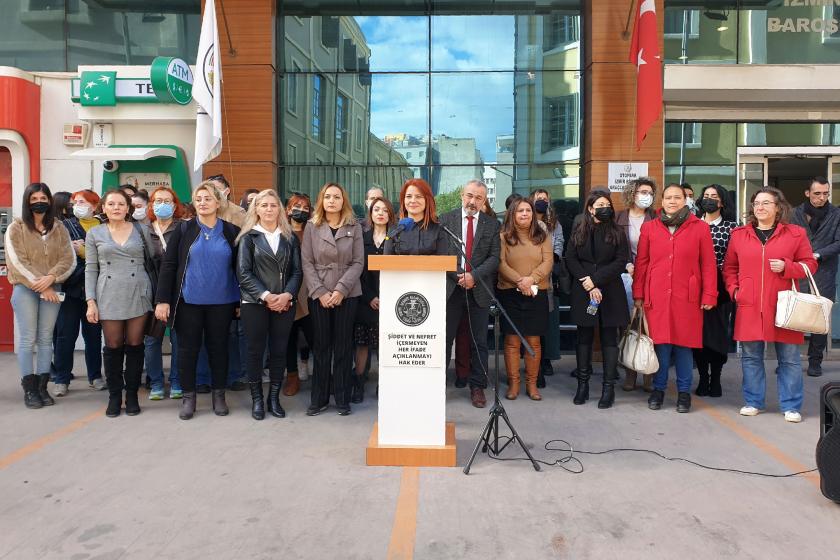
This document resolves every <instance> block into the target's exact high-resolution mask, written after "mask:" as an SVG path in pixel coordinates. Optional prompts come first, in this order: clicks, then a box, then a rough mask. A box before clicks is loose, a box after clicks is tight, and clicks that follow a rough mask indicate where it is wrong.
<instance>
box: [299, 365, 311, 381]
mask: <svg viewBox="0 0 840 560" xmlns="http://www.w3.org/2000/svg"><path fill="white" fill-rule="evenodd" d="M298 379H300V380H301V381H306V380H307V379H309V362H304V361H303V360H301V361H299V362H298Z"/></svg>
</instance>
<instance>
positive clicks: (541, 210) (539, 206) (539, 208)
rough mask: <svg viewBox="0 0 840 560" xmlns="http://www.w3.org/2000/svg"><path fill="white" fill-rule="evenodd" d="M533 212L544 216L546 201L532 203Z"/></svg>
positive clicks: (546, 206) (546, 208)
mask: <svg viewBox="0 0 840 560" xmlns="http://www.w3.org/2000/svg"><path fill="white" fill-rule="evenodd" d="M534 210H536V211H537V213H538V214H545V211H546V210H548V201H547V200H537V201H536V202H534Z"/></svg>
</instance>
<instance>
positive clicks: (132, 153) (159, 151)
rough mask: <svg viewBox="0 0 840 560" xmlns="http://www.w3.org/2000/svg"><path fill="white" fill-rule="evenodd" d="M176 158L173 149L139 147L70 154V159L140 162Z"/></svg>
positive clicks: (97, 149)
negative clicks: (156, 158)
mask: <svg viewBox="0 0 840 560" xmlns="http://www.w3.org/2000/svg"><path fill="white" fill-rule="evenodd" d="M175 156H176V154H175V150H173V149H172V148H158V147H146V148H144V147H139V146H138V147H135V148H88V149H86V150H79V151H78V152H73V153H72V154H70V157H72V158H74V159H92V160H100V159H101V160H107V159H115V160H122V161H127V160H128V161H139V160H145V159H151V158H154V157H169V158H174V157H175Z"/></svg>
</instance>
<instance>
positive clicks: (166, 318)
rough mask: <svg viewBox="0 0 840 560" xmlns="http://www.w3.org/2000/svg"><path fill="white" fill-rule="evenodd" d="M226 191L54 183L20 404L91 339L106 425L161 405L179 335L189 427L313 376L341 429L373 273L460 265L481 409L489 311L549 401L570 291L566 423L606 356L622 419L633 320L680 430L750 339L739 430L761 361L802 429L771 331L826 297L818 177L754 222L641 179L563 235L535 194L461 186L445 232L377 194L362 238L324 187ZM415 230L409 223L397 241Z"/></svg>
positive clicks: (462, 352) (62, 375)
mask: <svg viewBox="0 0 840 560" xmlns="http://www.w3.org/2000/svg"><path fill="white" fill-rule="evenodd" d="M230 191H231V189H230V185H229V184H228V182H227V180H226V179H225V178H224V176H221V175H218V176H213V177H210V178H208V179H207V180H205V181H203V182H202V183H201V184H199V185H198V186H197V187H196V188H195V189H194V190H193V192H192V199H191V200H190V201H181V200H179V199H178V196H177V195H176V193H175V192H174V191H173V190H172V189H170V188H166V187H159V188H157V189H155V190H154V191H153V192H152V193H151V194H147V193H146V192H144V191H140V190H137V189H135V188H132V187H130V186H127V185H126V186H123V187H121V188H119V189H115V190H110V191H107V192H105V193H104V194H103V195H102V196H101V198H100V196H99V195H97V194H96V193H95V192H93V191H92V190H82V191H79V192H76V193H72V194H71V193H56V194H55V195H53V194H52V193H51V191H50V189H49V187H48V186H47V185H45V184H43V183H33V184H31V185H29V186H28V187H27V188H26V191H25V193H24V198H23V205H22V212H21V217H20V218H18V219H16V220H15V221H14V222H13V223H12V224H11V225H10V226H9V228H8V230H7V231H6V254H7V261H8V270H9V273H8V274H9V276H8V277H9V281H10V283H11V284H13V285H14V288H13V293H12V306H13V309H14V313H15V318H16V324H17V334H18V352H17V358H18V365H19V370H20V375H21V384H22V386H23V391H24V403H25V405H26V406H27V407H29V408H41V407H43V406H49V405H53V404H54V403H55V399H54V398H53V396H52V395H51V394H50V392H49V390H48V384H49V382H50V381H52V382H53V393H52V394H53V395H55V396H57V397H63V396H65V395H67V394H68V391H69V387H70V384H71V380H72V379H73V378H74V375H73V373H72V371H73V353H74V349H75V346H76V341H77V338H78V335H79V333H80V332H81V334H82V338H83V341H84V346H85V350H84V358H85V359H84V363H85V366H86V369H87V379H88V384H89V386H90V387H91V388H92V389H95V390H107V391H108V405H107V409H106V414H107V416H109V417H115V416H119V415H120V414H121V412H122V411H123V410H124V411H125V413H126V414H127V415H129V416H133V415H136V414H139V413H140V412H141V407H140V401H139V396H138V392H139V390H140V387H141V379H142V373H143V371H144V369H145V371H146V374H147V375H146V380H147V385H148V389H149V392H148V398H149V399H150V400H161V399H164V398H165V397H166V394H167V393H166V376H165V373H164V367H163V358H162V355H163V342H164V338H165V337H166V336H168V337H169V341H170V343H171V348H172V354H171V363H170V371H169V393H168V396H169V398H171V399H180V400H181V406H180V411H179V416H180V418H181V419H183V420H188V419H190V418H192V417H193V415H194V414H195V412H196V405H197V394H199V393H211V403H212V404H211V406H212V410H213V412H214V413H215V414H216V415H219V416H225V415H227V414H228V413H229V407H228V404H227V401H226V398H225V394H226V391H227V390H243V389H245V388H246V387H247V388H248V389H249V390H250V394H251V400H252V407H251V414H252V416H253V418H254V419H256V420H262V419H264V418H265V416H266V413H268V414H270V415H272V416H274V417H277V418H283V417H284V416H285V415H286V412H285V410H284V409H283V406H282V405H281V402H280V401H281V399H280V395H281V393H282V394H283V395H285V396H294V395H295V394H297V393H298V392H299V391H300V389H301V383H302V382H305V381H306V380H307V379H308V378H309V377H311V381H310V395H309V406H308V408H307V410H306V414H307V415H309V416H315V415H318V414H321V413H323V412H324V411H326V410H328V408H329V406H330V399H331V397H332V398H333V402H334V406H335V409H336V410H337V412H338V414H339V415H341V416H346V415H348V414H350V413H351V404H356V403H360V402H363V400H364V398H365V382H366V380H367V378H368V372H369V370H370V361H371V357H372V356H373V355H374V354H375V352H376V350H377V343H378V323H379V277H378V273H377V272H376V271H373V270H370V269H369V268H368V266H367V260H368V257H369V256H370V255H382V254H385V255H456V256H457V257H458V259H457V260H458V270H457V271H455V272H450V273H448V275H447V283H446V301H447V304H446V364H447V365H448V364H449V361H450V358H451V356H452V350H453V346H454V350H455V376H454V384H455V387H457V388H466V387H469V398H470V401H471V402H472V404H473V406H475V407H478V408H482V407H484V406H486V401H487V399H486V395H485V389H486V388H487V381H488V380H487V372H488V369H489V368H488V352H489V350H488V347H489V344H488V336H487V329H486V326H487V325H488V322H489V318H490V307H491V305H493V304H498V305H499V306H502V307H504V309H505V310H506V311H507V316H508V317H509V318H510V319H509V320H508V319H507V318H506V319H504V320H502V322H501V333H500V340H501V344H502V345H503V352H504V363H505V369H506V373H507V390H506V394H505V396H506V398H508V399H516V398H518V396H519V395H520V392H521V385H522V372H523V371H524V386H525V394H526V395H527V396H528V397H529V398H530V399H531V400H534V401H539V400H542V395H541V393H540V390H539V389H540V388H542V387H544V386H545V376H546V375H550V374H552V373H553V371H552V369H551V359H556V358H557V356H556V355H554V353H555V350H554V348H556V347H557V346H558V344H557V342H556V340H557V338H558V334H557V333H558V331H559V314H558V313H559V311H558V308H559V305H558V303H559V300H558V296H560V295H561V293H565V294H566V297H568V302H569V306H570V319H571V322H572V323H573V324H574V325H575V326H576V328H577V330H576V352H575V354H576V356H575V357H576V368H575V369H574V371H573V375H574V376H576V378H577V390H576V391H575V394H574V396H573V397H572V401H573V403H574V404H575V405H584V404H585V403H586V402H587V400H588V399H589V393H590V387H589V384H590V380H591V378H592V376H593V373H594V372H593V354H594V351H595V349H596V347H599V349H600V354H601V357H602V363H603V377H602V389H601V396H600V399H599V400H598V408H601V409H608V408H610V407H612V406H613V404H614V402H615V384H616V383H617V382H618V381H619V369H620V368H621V367H622V366H621V364H620V363H619V355H620V351H619V347H620V339H621V336H622V333H623V332H624V331H625V329H626V328H627V326H628V324H629V323H630V322H631V317H636V316H637V315H639V314H643V315H644V319H645V324H646V325H648V328H649V335H650V337H651V338H652V340H653V342H654V345H655V352H656V356H657V359H658V361H659V370H658V371H657V372H656V373H654V374H651V375H644V376H643V387H644V389H645V391H647V392H649V393H650V396H649V398H648V407H649V408H650V409H652V410H658V409H660V408H661V407H662V406H663V404H664V400H665V391H666V387H667V384H668V377H669V371H670V369H671V366H674V369H675V376H676V381H675V383H676V389H677V399H676V409H677V411H678V412H688V411H689V410H690V409H691V392H692V387H694V374H693V373H694V369H695V368H696V369H697V370H698V379H697V383H696V388H695V391H694V392H695V394H696V395H699V396H708V397H720V396H721V394H722V389H721V373H722V368H723V365H724V364H725V363H726V361H727V358H728V355H729V354H730V353H731V352H732V351H733V350H734V348H735V346H734V344H735V342H737V343H740V349H741V364H742V369H743V383H742V387H743V400H744V406H743V407H742V408H741V410H740V413H741V414H742V415H744V416H754V415H756V414H758V413H759V412H761V411H763V410H764V409H765V392H766V388H765V386H766V372H765V369H764V351H765V347H766V346H767V345H768V344H770V343H773V344H774V346H775V355H776V360H777V362H778V367H777V368H776V374H777V384H778V393H779V407H780V408H779V410H780V412H782V413H783V414H784V418H785V420H787V421H789V422H799V421H800V420H801V408H802V400H803V372H802V366H801V364H800V353H799V345H801V344H803V343H804V335H803V334H802V333H799V332H795V331H791V330H787V329H784V328H780V327H777V326H776V325H775V322H774V318H775V310H776V302H777V299H778V293H779V292H780V291H782V290H787V289H790V286H791V281H792V280H793V281H797V280H802V279H804V278H805V277H806V274H807V272H806V269H807V270H808V271H810V272H811V273H813V274H814V276H815V278H816V284H817V286H818V288H819V289H820V291H821V292H822V294H823V295H824V296H826V297H829V298H831V299H832V300H833V298H834V293H835V283H836V271H837V260H838V254H840V210H838V208H836V207H835V206H833V205H832V204H831V203H830V202H829V195H830V185H829V184H828V181H827V180H825V179H824V178H822V177H817V178H814V180H813V181H811V183H810V184H809V186H808V188H807V189H806V191H805V193H804V194H805V200H804V202H803V203H802V204H801V205H800V206H797V207H796V208H795V209H792V208H791V206H790V204H789V203H788V202H787V200H785V197H784V196H783V194H782V193H781V192H780V191H779V190H777V189H776V188H773V187H763V188H760V189H758V190H757V191H756V192H754V193H753V194H752V196H751V197H750V200H749V203H748V205H747V212H746V215H745V216H743V217H742V219H743V225H739V220H738V217H737V216H736V212H735V205H734V197H733V196H732V193H730V192H729V191H727V190H726V189H725V188H724V187H722V186H720V185H716V184H713V185H708V186H707V187H705V188H703V189H702V190H701V191H700V192H699V196H698V198H697V199H696V200H695V199H694V198H693V190H691V187H690V186H689V185H685V184H683V185H680V184H669V185H667V186H666V187H665V188H664V189H661V190H660V189H659V187H658V186H657V184H656V182H655V181H654V180H653V179H651V178H647V177H645V178H641V179H638V180H636V181H633V182H632V183H630V184H629V185H628V186H627V187H626V189H625V192H624V193H623V200H622V202H623V206H624V209H623V210H621V211H620V212H616V209H615V208H614V197H613V196H612V195H611V193H610V192H608V191H606V190H602V189H595V190H593V191H591V192H590V193H589V195H588V196H587V198H586V200H585V203H584V207H583V211H582V212H581V213H580V214H579V215H578V216H577V217H575V218H574V220H573V221H572V222H571V223H563V221H562V219H561V218H560V217H558V213H557V209H558V206H556V205H552V203H551V200H550V196H549V193H548V192H546V191H544V190H537V191H535V192H533V193H531V195H530V196H520V195H517V194H514V195H511V196H510V197H508V199H507V200H506V201H505V207H506V211H505V212H504V216H503V217H502V218H501V219H498V218H497V216H496V213H495V212H494V211H493V210H492V209H491V208H490V206H489V203H488V199H487V186H486V185H485V184H484V183H483V182H482V181H480V180H472V181H469V182H468V183H467V184H466V185H464V186H463V188H462V191H461V205H460V207H459V208H456V209H454V210H451V211H448V212H445V213H443V214H441V215H438V213H437V210H436V206H435V198H434V196H433V193H432V189H431V187H430V186H429V184H428V183H427V182H426V181H424V180H422V179H410V180H408V181H407V182H406V183H405V184H404V185H403V187H402V189H401V191H400V194H399V201H398V206H397V207H396V208H395V206H394V205H392V203H391V201H389V200H388V199H387V198H385V196H384V193H383V192H382V190H381V189H378V188H371V189H370V190H369V191H368V192H367V194H366V198H365V208H366V215H365V217H364V219H362V220H360V219H358V217H357V216H356V215H354V211H353V208H352V206H351V204H350V200H349V197H348V194H347V192H346V191H345V189H344V188H343V187H342V186H341V185H339V184H337V183H333V182H330V183H327V184H326V185H324V186H323V187H322V188H321V189H320V191H319V193H318V196H317V198H316V199H315V201H314V203H313V201H312V200H311V199H310V198H309V197H308V196H307V195H305V194H302V193H292V194H291V196H290V197H289V199H288V200H287V201H286V202H285V204H284V203H283V201H282V200H281V199H280V197H279V196H278V194H277V192H276V191H274V190H271V189H269V190H263V191H257V190H255V189H250V190H248V191H246V192H245V193H243V195H242V199H241V201H240V204H234V203H232V202H231V201H230V200H229V197H230ZM657 203H659V204H657ZM655 206H660V209H659V210H654V207H655ZM405 219H408V220H409V222H408V223H410V224H413V226H414V227H406V228H405V230H404V231H402V232H401V233H399V234H395V235H394V234H392V235H389V232H392V231H393V229H394V226H395V225H396V224H397V221H398V220H405ZM452 232H455V234H453V233H452ZM456 239H457V241H456ZM806 286H807V284H806ZM596 332H597V334H598V337H597V339H596V336H595V335H596ZM520 335H521V336H522V338H520ZM522 340H524V341H525V342H527V346H529V347H530V348H531V349H533V354H532V353H531V352H528V351H525V346H526V345H523V344H522V343H521V342H522ZM826 345H827V337H826V335H819V334H814V335H811V336H810V342H809V346H808V367H807V374H808V375H811V376H819V375H821V374H822V369H821V365H822V359H823V357H824V355H825V350H826ZM310 355H311V356H312V360H311V361H312V362H313V364H312V366H311V368H310V366H309V361H310V360H309V356H310ZM523 365H524V367H523ZM103 371H104V379H103ZM266 371H267V375H268V394H267V396H266V394H265V393H264V387H263V385H264V383H263V376H264V372H266ZM637 380H638V374H637V372H635V371H632V370H629V369H626V368H625V380H624V384H623V386H622V388H623V389H624V390H627V391H631V390H633V389H635V388H636V384H637ZM246 383H247V385H246Z"/></svg>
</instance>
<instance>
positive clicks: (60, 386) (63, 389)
mask: <svg viewBox="0 0 840 560" xmlns="http://www.w3.org/2000/svg"><path fill="white" fill-rule="evenodd" d="M69 391H70V386H69V385H66V384H64V383H55V384H54V385H53V395H55V396H56V397H63V396H64V395H66V394H67V393H68V392H69Z"/></svg>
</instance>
